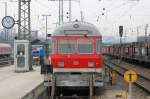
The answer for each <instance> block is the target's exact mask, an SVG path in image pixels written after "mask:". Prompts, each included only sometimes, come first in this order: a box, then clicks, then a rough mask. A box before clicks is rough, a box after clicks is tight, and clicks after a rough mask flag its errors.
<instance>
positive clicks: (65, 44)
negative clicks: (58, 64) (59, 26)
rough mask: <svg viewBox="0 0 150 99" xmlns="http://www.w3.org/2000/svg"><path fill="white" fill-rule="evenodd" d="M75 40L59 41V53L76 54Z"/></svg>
mask: <svg viewBox="0 0 150 99" xmlns="http://www.w3.org/2000/svg"><path fill="white" fill-rule="evenodd" d="M75 43H76V42H75V40H70V39H66V40H59V52H60V53H74V52H75Z"/></svg>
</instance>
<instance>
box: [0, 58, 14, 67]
mask: <svg viewBox="0 0 150 99" xmlns="http://www.w3.org/2000/svg"><path fill="white" fill-rule="evenodd" d="M13 63H14V59H13V58H11V57H6V58H0V67H4V66H8V65H12V64H13Z"/></svg>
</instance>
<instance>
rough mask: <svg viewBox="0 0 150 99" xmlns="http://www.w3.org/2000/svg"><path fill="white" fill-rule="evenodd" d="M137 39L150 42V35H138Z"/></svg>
mask: <svg viewBox="0 0 150 99" xmlns="http://www.w3.org/2000/svg"><path fill="white" fill-rule="evenodd" d="M137 41H138V42H149V43H150V36H147V37H145V36H140V37H138V39H137Z"/></svg>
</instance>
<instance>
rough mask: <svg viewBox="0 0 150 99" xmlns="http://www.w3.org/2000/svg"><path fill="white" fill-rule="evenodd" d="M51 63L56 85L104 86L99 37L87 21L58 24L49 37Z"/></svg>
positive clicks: (100, 40)
mask: <svg viewBox="0 0 150 99" xmlns="http://www.w3.org/2000/svg"><path fill="white" fill-rule="evenodd" d="M51 40H52V41H51V44H52V52H51V54H50V57H51V59H50V63H51V65H52V66H53V74H54V75H55V78H56V86H58V87H69V86H70V87H88V86H89V82H90V81H89V80H90V79H92V83H93V86H94V87H100V86H103V65H102V55H101V43H102V37H101V35H100V33H99V31H98V30H97V29H96V28H95V27H94V26H93V25H92V24H90V23H86V22H71V23H66V24H64V25H61V26H60V27H59V28H57V29H56V30H55V32H54V33H53V36H52V37H51Z"/></svg>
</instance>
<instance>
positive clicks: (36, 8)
mask: <svg viewBox="0 0 150 99" xmlns="http://www.w3.org/2000/svg"><path fill="white" fill-rule="evenodd" d="M4 1H5V2H6V1H15V0H0V20H1V19H2V18H3V17H4V16H5V10H4V3H3V2H4ZM16 1H17V0H16ZM78 1H79V0H72V19H73V20H76V19H78V20H80V19H81V14H80V11H83V15H84V21H87V22H91V23H93V24H95V25H96V26H97V27H98V29H99V30H100V32H101V33H102V34H103V35H113V36H118V26H119V25H123V26H124V28H125V31H126V36H133V35H134V36H136V35H137V27H138V28H139V35H144V27H145V25H146V24H150V6H149V5H150V0H80V2H78ZM68 4H69V2H68V1H64V21H65V22H67V21H68V19H67V18H66V16H67V15H66V12H68V8H69V7H68ZM103 8H105V10H103ZM17 12H18V3H17V2H8V13H7V14H8V15H10V16H13V17H14V18H15V19H16V20H17V15H18V14H17ZM102 13H104V15H102ZM42 14H51V15H52V16H50V17H48V32H50V33H51V32H52V31H53V30H54V28H55V27H56V25H55V24H54V23H56V22H58V1H48V0H31V18H32V19H31V26H32V30H39V31H40V34H45V19H43V17H42ZM0 28H2V26H1V25H0ZM15 28H16V27H15ZM149 30H150V28H149Z"/></svg>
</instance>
